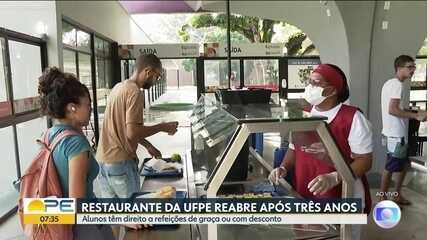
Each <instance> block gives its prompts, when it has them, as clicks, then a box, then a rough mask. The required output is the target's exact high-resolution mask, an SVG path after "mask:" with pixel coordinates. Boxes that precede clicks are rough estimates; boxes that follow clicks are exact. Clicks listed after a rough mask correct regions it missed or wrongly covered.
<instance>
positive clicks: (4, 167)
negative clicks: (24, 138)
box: [0, 126, 18, 215]
mask: <svg viewBox="0 0 427 240" xmlns="http://www.w3.org/2000/svg"><path fill="white" fill-rule="evenodd" d="M13 138H14V137H13V127H11V126H10V127H5V128H0V146H2V147H1V148H2V151H1V153H2V157H1V168H0V191H1V195H0V202H1V203H2V204H0V214H2V215H3V214H4V213H6V212H8V211H9V210H10V209H11V208H12V207H13V205H10V204H5V203H9V202H10V199H9V198H10V195H14V194H17V191H16V190H15V189H14V188H13V181H15V180H16V179H18V176H17V171H16V159H15V143H14V140H13ZM14 201H15V202H16V199H14ZM15 204H16V203H15Z"/></svg>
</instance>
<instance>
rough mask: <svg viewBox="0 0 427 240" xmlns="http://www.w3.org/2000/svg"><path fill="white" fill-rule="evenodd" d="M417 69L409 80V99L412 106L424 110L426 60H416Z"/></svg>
mask: <svg viewBox="0 0 427 240" xmlns="http://www.w3.org/2000/svg"><path fill="white" fill-rule="evenodd" d="M416 64H417V69H416V70H415V73H414V76H413V77H412V79H411V92H410V95H409V99H410V102H411V105H412V106H417V107H419V108H420V109H422V110H426V102H427V86H426V79H427V78H426V71H427V70H426V65H427V59H417V60H416Z"/></svg>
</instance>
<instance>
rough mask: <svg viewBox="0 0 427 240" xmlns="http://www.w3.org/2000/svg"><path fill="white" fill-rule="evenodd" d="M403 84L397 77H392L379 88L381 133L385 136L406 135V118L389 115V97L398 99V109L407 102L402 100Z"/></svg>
mask: <svg viewBox="0 0 427 240" xmlns="http://www.w3.org/2000/svg"><path fill="white" fill-rule="evenodd" d="M402 89H403V84H402V82H400V81H399V80H398V79H397V78H392V79H390V80H388V81H387V82H385V83H384V85H383V88H382V90H381V113H382V121H383V129H382V134H383V135H384V136H387V137H396V138H401V137H407V135H408V119H406V118H399V117H396V116H393V115H391V114H390V113H389V112H388V111H389V104H390V100H391V99H399V100H400V106H399V107H400V109H404V108H405V107H408V106H405V105H407V104H405V101H404V94H403V93H404V91H403V90H402Z"/></svg>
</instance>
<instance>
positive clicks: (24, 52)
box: [9, 41, 42, 113]
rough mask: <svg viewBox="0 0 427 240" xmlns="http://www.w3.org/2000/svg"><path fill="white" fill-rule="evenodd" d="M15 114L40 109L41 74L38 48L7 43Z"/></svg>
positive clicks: (17, 43)
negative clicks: (39, 88) (39, 84)
mask: <svg viewBox="0 0 427 240" xmlns="http://www.w3.org/2000/svg"><path fill="white" fill-rule="evenodd" d="M9 52H10V66H11V72H12V86H13V98H14V101H13V106H14V108H15V113H22V112H26V111H31V110H36V109H38V108H40V103H39V101H38V92H37V87H38V78H39V77H40V75H41V74H42V64H41V53H40V47H39V46H35V45H30V44H26V43H22V42H16V41H9Z"/></svg>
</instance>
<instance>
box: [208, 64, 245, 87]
mask: <svg viewBox="0 0 427 240" xmlns="http://www.w3.org/2000/svg"><path fill="white" fill-rule="evenodd" d="M227 64H228V62H227V60H206V61H205V88H206V92H214V91H216V90H218V89H227V88H228V67H227ZM231 72H232V73H233V72H234V73H235V74H234V75H235V78H234V81H232V83H231V86H240V62H239V60H231ZM232 76H233V75H232Z"/></svg>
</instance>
